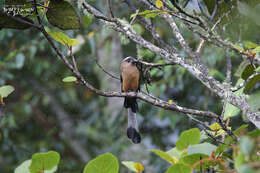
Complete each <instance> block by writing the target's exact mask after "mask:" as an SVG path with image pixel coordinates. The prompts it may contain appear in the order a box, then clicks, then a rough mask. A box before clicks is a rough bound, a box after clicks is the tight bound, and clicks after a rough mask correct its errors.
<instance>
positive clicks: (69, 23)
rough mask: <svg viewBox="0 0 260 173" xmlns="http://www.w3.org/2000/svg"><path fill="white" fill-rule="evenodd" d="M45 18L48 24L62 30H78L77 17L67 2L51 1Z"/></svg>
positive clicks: (78, 21)
mask: <svg viewBox="0 0 260 173" xmlns="http://www.w3.org/2000/svg"><path fill="white" fill-rule="evenodd" d="M46 16H47V19H48V21H49V22H50V24H52V25H53V26H56V27H58V28H60V29H62V30H68V29H79V28H80V19H79V16H78V14H77V13H76V11H75V10H74V8H73V7H72V5H71V4H70V3H69V2H67V1H64V0H51V1H50V5H49V9H48V11H47V13H46Z"/></svg>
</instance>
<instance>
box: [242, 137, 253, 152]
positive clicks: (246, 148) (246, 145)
mask: <svg viewBox="0 0 260 173" xmlns="http://www.w3.org/2000/svg"><path fill="white" fill-rule="evenodd" d="M254 145H255V144H254V142H253V141H252V140H250V138H249V137H247V136H243V137H242V138H241V139H240V141H239V146H240V150H241V152H242V153H243V154H244V155H246V156H249V155H250V154H251V152H252V150H253V148H254Z"/></svg>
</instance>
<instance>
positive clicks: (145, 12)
mask: <svg viewBox="0 0 260 173" xmlns="http://www.w3.org/2000/svg"><path fill="white" fill-rule="evenodd" d="M152 11H153V10H145V11H143V12H139V13H134V14H131V16H130V19H131V18H133V17H135V16H137V15H145V14H148V13H151V12H152ZM154 11H155V10H154ZM157 11H160V10H157Z"/></svg>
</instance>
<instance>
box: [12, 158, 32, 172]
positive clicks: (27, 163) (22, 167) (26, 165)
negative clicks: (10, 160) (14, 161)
mask: <svg viewBox="0 0 260 173" xmlns="http://www.w3.org/2000/svg"><path fill="white" fill-rule="evenodd" d="M31 163H32V161H31V160H26V161H24V162H23V163H22V164H20V165H19V166H18V167H17V168H16V169H15V170H14V173H29V172H30V170H29V166H30V165H31Z"/></svg>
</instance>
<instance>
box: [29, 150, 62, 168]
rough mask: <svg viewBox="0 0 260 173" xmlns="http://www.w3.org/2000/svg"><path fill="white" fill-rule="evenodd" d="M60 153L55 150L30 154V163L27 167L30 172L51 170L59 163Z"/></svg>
mask: <svg viewBox="0 0 260 173" xmlns="http://www.w3.org/2000/svg"><path fill="white" fill-rule="evenodd" d="M59 161H60V155H59V153H57V152H55V151H49V152H46V153H35V154H33V155H32V163H31V165H30V167H29V169H30V172H31V173H39V172H42V171H44V170H52V169H53V168H55V166H57V165H58V164H59Z"/></svg>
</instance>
